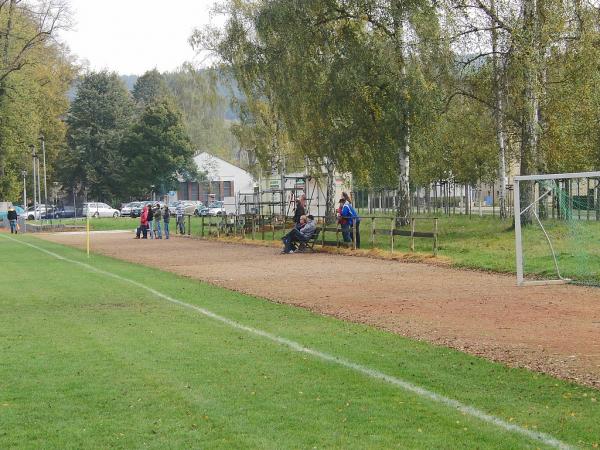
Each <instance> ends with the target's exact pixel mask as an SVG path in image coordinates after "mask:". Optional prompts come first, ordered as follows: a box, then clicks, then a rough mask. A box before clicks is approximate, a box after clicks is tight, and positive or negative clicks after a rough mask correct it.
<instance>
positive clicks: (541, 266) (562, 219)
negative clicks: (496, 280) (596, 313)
mask: <svg viewBox="0 0 600 450" xmlns="http://www.w3.org/2000/svg"><path fill="white" fill-rule="evenodd" d="M514 194H515V245H516V262H517V284H518V285H519V286H524V285H531V284H562V283H568V282H578V283H584V284H593V285H600V172H580V173H561V174H546V175H524V176H517V177H515V183H514ZM524 199H526V201H525V203H527V204H521V203H522V202H523V200H524Z"/></svg>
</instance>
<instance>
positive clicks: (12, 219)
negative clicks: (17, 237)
mask: <svg viewBox="0 0 600 450" xmlns="http://www.w3.org/2000/svg"><path fill="white" fill-rule="evenodd" d="M6 218H7V219H8V223H9V224H10V234H18V231H19V230H18V229H17V218H18V215H17V211H15V208H13V207H12V206H11V207H10V208H8V213H7V214H6Z"/></svg>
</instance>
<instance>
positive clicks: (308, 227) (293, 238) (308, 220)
mask: <svg viewBox="0 0 600 450" xmlns="http://www.w3.org/2000/svg"><path fill="white" fill-rule="evenodd" d="M300 223H301V224H302V223H304V226H303V227H302V228H300V229H299V230H298V229H297V228H295V227H294V228H292V230H291V231H290V232H289V233H288V234H286V235H285V236H284V237H283V239H282V241H283V251H282V253H294V250H293V248H292V247H293V245H294V242H299V243H306V242H308V241H310V238H311V237H312V236H313V234H315V230H316V229H317V224H316V223H315V218H314V217H313V216H312V215H308V216H302V217H300Z"/></svg>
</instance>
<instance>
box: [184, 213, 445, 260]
mask: <svg viewBox="0 0 600 450" xmlns="http://www.w3.org/2000/svg"><path fill="white" fill-rule="evenodd" d="M186 219H187V220H186V222H187V230H186V234H188V235H195V236H196V235H197V236H200V237H202V238H210V237H213V236H214V237H217V238H219V237H221V236H233V237H241V238H246V239H252V240H273V241H274V240H276V239H280V238H281V237H283V235H284V234H285V233H286V232H287V231H289V229H291V228H292V227H293V226H294V223H293V222H292V221H291V220H290V219H289V218H286V217H282V216H277V215H260V214H243V215H235V214H231V215H220V216H200V217H197V216H192V215H188V216H187V217H186ZM315 220H316V221H317V228H318V229H319V236H318V238H317V241H316V243H317V244H319V245H321V246H336V247H343V246H350V247H352V248H357V240H356V239H354V236H356V235H357V232H360V233H361V234H360V236H364V237H366V236H367V235H368V236H369V240H368V242H369V244H370V248H389V249H390V251H391V252H394V251H396V250H398V249H399V248H400V242H399V240H398V239H397V238H398V237H400V238H408V239H409V242H408V250H410V251H412V252H414V251H415V240H416V239H423V238H425V239H431V249H432V252H433V254H434V255H436V254H437V251H438V218H437V217H426V218H425V217H411V218H410V219H409V225H408V226H407V227H406V228H397V227H396V220H395V218H394V217H389V216H368V217H363V218H361V223H368V222H369V221H370V227H369V229H368V230H364V228H363V231H362V232H361V231H360V227H358V230H357V224H356V223H354V224H353V225H352V228H351V235H352V237H353V239H352V242H351V243H347V242H344V240H343V239H340V238H341V237H342V235H343V234H342V227H341V225H340V224H328V223H326V221H325V217H323V216H319V217H315ZM386 223H387V224H389V226H388V227H386V228H383V226H385V224H386ZM418 223H419V224H420V223H429V224H430V227H429V228H428V229H423V228H421V226H419V227H418V226H417V224H418ZM333 233H335V239H332V238H333V236H332V234H333ZM377 236H381V237H387V238H388V239H385V240H383V241H381V240H378V239H377V238H376V237H377Z"/></svg>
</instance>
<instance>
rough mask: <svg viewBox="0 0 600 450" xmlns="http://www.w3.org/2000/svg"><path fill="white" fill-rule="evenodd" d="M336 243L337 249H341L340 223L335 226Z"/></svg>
mask: <svg viewBox="0 0 600 450" xmlns="http://www.w3.org/2000/svg"><path fill="white" fill-rule="evenodd" d="M335 242H336V247H338V248H339V247H340V224H339V223H338V224H337V225H336V226H335Z"/></svg>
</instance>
